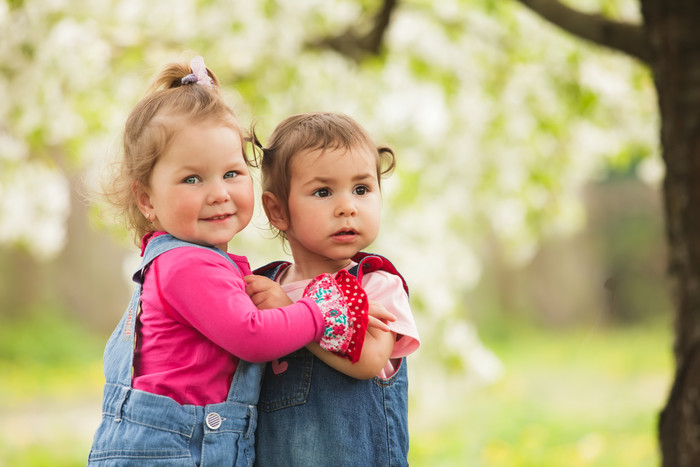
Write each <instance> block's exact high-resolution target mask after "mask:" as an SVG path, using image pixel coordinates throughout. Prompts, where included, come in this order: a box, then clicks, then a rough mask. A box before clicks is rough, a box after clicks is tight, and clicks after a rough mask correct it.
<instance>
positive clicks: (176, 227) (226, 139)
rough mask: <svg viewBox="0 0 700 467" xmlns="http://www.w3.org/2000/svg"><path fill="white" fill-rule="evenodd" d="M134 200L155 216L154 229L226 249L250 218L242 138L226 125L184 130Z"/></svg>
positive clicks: (251, 199)
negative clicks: (147, 183)
mask: <svg viewBox="0 0 700 467" xmlns="http://www.w3.org/2000/svg"><path fill="white" fill-rule="evenodd" d="M137 198H138V202H139V207H140V208H141V211H142V212H143V213H144V214H146V215H148V214H150V215H151V219H154V217H153V216H155V220H153V224H154V226H155V227H156V229H158V230H164V231H166V232H168V233H170V234H171V235H173V236H175V237H177V238H179V239H181V240H185V241H189V242H192V243H197V244H200V245H208V246H217V247H219V248H221V249H223V250H226V246H227V243H228V242H229V241H230V240H231V239H232V238H233V236H234V235H235V234H237V233H238V232H240V231H241V230H242V229H243V228H244V227H245V226H246V225H248V223H249V222H250V219H251V217H252V215H253V203H254V195H253V182H252V179H251V177H250V172H249V171H248V166H247V165H246V163H245V160H244V158H243V150H242V147H241V138H240V135H239V134H238V132H237V131H236V130H234V129H232V128H230V127H227V126H217V125H213V124H210V125H202V124H196V125H190V126H185V127H184V128H183V129H182V130H180V131H179V132H178V133H177V134H176V136H175V138H173V141H171V143H170V145H169V147H168V149H167V150H166V151H165V152H164V153H163V154H162V155H161V156H160V158H159V159H158V161H157V162H156V165H155V166H154V168H153V172H152V174H151V179H150V187H149V188H147V189H144V190H143V191H142V192H140V193H139V195H138V196H137Z"/></svg>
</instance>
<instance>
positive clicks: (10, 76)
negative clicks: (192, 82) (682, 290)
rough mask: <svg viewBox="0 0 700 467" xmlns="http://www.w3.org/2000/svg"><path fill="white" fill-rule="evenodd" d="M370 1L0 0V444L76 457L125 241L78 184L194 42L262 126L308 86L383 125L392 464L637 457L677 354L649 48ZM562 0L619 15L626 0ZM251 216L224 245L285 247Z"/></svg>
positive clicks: (11, 452) (476, 0)
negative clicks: (401, 320) (617, 48)
mask: <svg viewBox="0 0 700 467" xmlns="http://www.w3.org/2000/svg"><path fill="white" fill-rule="evenodd" d="M390 3H394V2H381V1H379V0H330V1H328V0H296V1H293V2H292V1H285V0H276V1H275V0H268V1H253V0H242V1H238V2H228V1H223V0H181V1H178V2H172V1H163V0H153V1H149V2H143V1H137V0H119V1H105V0H100V1H93V0H88V1H78V0H33V1H31V2H29V1H23V0H0V25H1V28H0V31H1V32H0V39H1V40H0V92H1V93H2V99H0V465H8V466H10V465H12V466H16V465H22V466H25V465H26V466H44V465H46V466H49V465H50V466H73V465H84V464H85V463H86V459H87V454H88V451H89V447H90V442H91V437H92V434H93V432H94V430H95V428H96V427H97V424H98V423H99V418H100V398H101V391H102V384H103V377H102V373H101V371H102V370H101V363H102V362H101V358H102V350H103V347H104V344H105V342H106V339H107V338H108V336H109V333H110V332H111V330H112V328H113V327H114V326H115V324H116V322H117V321H118V319H119V317H120V316H121V314H122V312H123V310H124V307H125V306H126V304H127V301H128V297H129V296H130V293H131V287H132V286H131V284H130V283H129V281H128V276H129V275H130V273H131V271H132V269H134V268H135V267H136V265H137V264H138V251H137V249H136V248H135V247H134V246H133V245H132V244H131V243H130V237H129V235H128V234H127V233H126V232H125V231H124V229H123V228H122V227H121V226H120V225H116V224H114V223H113V222H111V221H110V219H109V217H108V216H106V215H105V211H104V209H103V206H101V205H100V204H99V203H96V202H94V201H91V200H90V196H89V195H90V193H91V191H90V188H91V187H95V186H96V184H97V181H98V180H99V176H100V174H101V171H102V170H103V169H104V167H105V166H106V164H108V162H109V161H110V160H112V159H114V158H115V157H117V156H118V155H119V151H120V137H121V131H122V128H123V124H124V121H125V119H126V116H127V114H128V113H129V111H130V110H131V108H132V106H133V105H134V104H135V103H136V102H137V100H138V99H139V98H140V97H141V96H142V95H143V93H144V91H145V89H146V87H147V84H148V81H149V79H150V78H151V77H152V76H153V74H154V73H155V72H157V71H158V69H159V68H160V67H161V66H162V65H163V64H164V63H166V62H168V61H172V60H180V59H189V58H190V57H191V56H192V55H194V54H201V55H203V56H204V58H205V60H206V63H207V65H208V66H209V67H210V68H211V69H213V70H214V71H215V73H216V74H217V75H218V77H219V79H220V80H221V82H222V84H223V85H224V87H225V91H226V93H227V98H228V100H229V102H230V103H231V105H232V106H233V107H234V108H235V109H236V111H237V112H238V115H239V117H240V120H241V121H242V123H243V125H244V126H248V125H251V124H255V126H256V132H257V133H258V135H259V136H260V138H261V140H262V142H263V144H264V143H265V141H266V137H267V136H268V135H269V134H270V132H271V131H272V129H273V128H274V126H275V125H276V124H277V123H278V122H279V121H280V120H281V119H283V118H284V117H286V116H288V115H290V114H293V113H299V112H307V111H313V110H329V111H339V112H344V113H347V114H349V115H351V116H352V117H354V118H355V119H357V120H358V121H359V122H360V123H361V124H363V125H364V126H365V127H366V128H367V129H368V130H369V131H370V133H371V134H372V135H373V136H374V137H375V139H376V141H377V143H380V144H388V145H390V146H392V147H393V148H394V149H395V151H396V153H397V157H398V168H397V170H396V171H395V173H394V174H393V175H392V176H391V178H389V179H387V180H386V182H385V183H384V185H383V186H384V211H383V223H382V232H381V234H380V237H379V239H378V240H377V241H376V242H375V244H374V245H373V246H372V247H371V250H372V251H375V252H377V253H380V254H383V255H385V256H387V257H389V258H390V259H392V260H393V262H394V263H395V264H396V265H397V267H398V269H399V270H400V271H401V272H402V273H403V274H404V276H405V277H406V278H407V280H408V282H409V285H410V287H411V301H412V306H413V311H414V313H415V316H416V319H417V322H418V326H419V330H420V333H421V337H422V341H423V346H422V348H421V349H420V350H419V352H418V353H416V354H415V355H413V356H411V357H410V358H409V373H410V384H411V386H410V397H411V402H410V403H411V405H410V429H411V454H410V459H409V460H410V462H411V464H412V465H417V466H423V465H425V466H436V465H445V466H451V465H483V466H538V467H542V466H561V465H567V466H620V465H634V466H653V465H658V463H659V454H658V449H657V443H656V423H657V417H658V413H659V410H660V409H661V407H662V406H663V403H664V402H665V399H666V396H667V393H668V389H669V386H670V382H671V372H672V365H673V363H672V330H671V305H670V302H669V297H668V292H667V288H666V287H667V284H666V282H665V268H666V257H665V255H666V252H665V249H664V244H665V237H664V226H663V214H662V210H661V206H660V193H659V184H660V182H661V179H662V177H663V166H662V163H661V160H660V154H659V142H658V125H659V122H658V115H657V110H656V96H655V93H654V88H653V82H652V78H651V76H650V74H649V72H648V70H647V69H646V68H644V67H643V66H641V65H640V64H638V63H637V62H635V61H634V60H633V59H630V58H628V57H625V56H621V55H619V54H616V53H613V52H610V51H607V50H604V49H601V48H598V47H594V46H589V45H587V44H585V43H584V42H582V41H580V40H576V39H573V38H571V37H570V36H568V35H566V34H564V33H562V32H560V31H559V30H557V29H555V28H554V27H553V26H551V25H550V24H548V23H545V22H544V21H542V20H540V19H539V18H538V17H536V16H535V15H533V14H532V13H531V12H530V11H528V10H527V9H525V8H524V7H522V6H521V5H519V4H518V3H516V2H515V1H510V0H508V1H494V0H441V1H440V2H431V1H428V0H406V1H403V2H400V3H398V5H396V6H395V7H394V9H393V11H392V14H391V16H390V17H388V18H384V20H386V21H385V22H384V23H385V25H386V27H383V26H382V25H381V24H380V23H381V22H382V21H381V20H382V8H383V7H384V6H386V5H387V4H390ZM567 3H568V4H570V5H572V6H575V7H577V8H579V9H583V10H589V11H591V12H595V11H598V12H603V13H604V14H605V15H607V16H609V17H611V18H614V19H619V20H626V21H639V19H640V18H639V11H638V2H636V1H635V0H570V1H568V2H567ZM376 25H379V26H376ZM380 26H381V27H380ZM257 193H258V194H259V190H258V192H257ZM271 237H272V236H271V234H270V233H269V232H268V231H267V228H266V223H265V220H264V218H263V216H262V212H261V210H260V209H258V213H257V216H256V217H255V219H254V221H253V222H252V223H251V225H250V227H249V228H248V229H246V231H244V232H243V233H242V234H240V235H239V236H237V237H236V238H235V239H234V240H233V242H232V243H231V245H230V249H231V251H234V252H238V253H241V254H245V255H247V256H248V257H249V259H250V260H251V263H252V265H253V266H258V265H262V264H264V263H266V262H267V261H269V260H272V259H279V258H281V257H284V256H286V255H285V252H284V251H283V249H282V247H281V245H280V243H279V242H278V241H277V240H274V239H272V238H271Z"/></svg>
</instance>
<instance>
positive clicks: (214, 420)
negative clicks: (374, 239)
mask: <svg viewBox="0 0 700 467" xmlns="http://www.w3.org/2000/svg"><path fill="white" fill-rule="evenodd" d="M206 422H207V426H208V427H209V429H210V430H217V429H218V428H219V427H220V426H221V415H219V414H218V413H216V412H211V413H210V414H208V415H207V419H206Z"/></svg>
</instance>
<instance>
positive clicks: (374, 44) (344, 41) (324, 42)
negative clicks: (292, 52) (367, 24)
mask: <svg viewBox="0 0 700 467" xmlns="http://www.w3.org/2000/svg"><path fill="white" fill-rule="evenodd" d="M398 3H399V2H398V0H384V2H383V4H382V8H381V9H380V10H379V11H378V12H377V14H376V15H375V16H374V17H373V18H372V21H371V24H372V27H371V28H370V29H369V30H367V31H366V32H360V31H361V30H362V29H363V28H362V26H361V25H357V24H356V25H353V26H350V27H349V28H348V29H347V30H345V32H342V33H340V34H339V35H337V36H332V37H325V38H322V39H319V40H317V41H314V42H312V43H311V44H310V45H311V46H314V47H327V48H330V49H332V50H335V51H336V52H338V53H341V54H343V55H345V56H347V57H349V58H351V59H353V60H355V61H356V62H359V61H361V60H362V59H363V58H365V57H366V56H368V55H379V52H380V51H381V47H382V42H383V41H384V34H385V32H386V30H387V29H388V27H389V23H390V22H391V14H392V13H393V11H394V9H395V8H396V6H397V5H398Z"/></svg>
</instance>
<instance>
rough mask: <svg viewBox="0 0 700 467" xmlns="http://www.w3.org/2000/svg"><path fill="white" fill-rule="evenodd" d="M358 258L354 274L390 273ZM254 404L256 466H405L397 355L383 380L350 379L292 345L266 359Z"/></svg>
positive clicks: (403, 399)
mask: <svg viewBox="0 0 700 467" xmlns="http://www.w3.org/2000/svg"><path fill="white" fill-rule="evenodd" d="M362 255H363V256H362V257H360V258H357V259H355V258H353V259H354V260H355V261H358V260H359V261H358V263H359V264H358V267H356V268H353V269H351V270H350V272H351V273H353V274H354V275H356V276H359V277H358V279H360V280H361V275H362V272H365V273H367V272H371V270H376V269H382V270H386V271H388V272H392V273H394V274H398V272H396V270H395V269H393V266H390V267H384V265H383V264H382V263H388V260H386V259H385V258H382V257H378V256H377V255H371V256H369V258H373V259H365V258H366V257H367V256H368V255H366V254H362ZM378 258H379V259H378ZM285 264H288V263H284V262H276V263H272V264H271V265H268V266H266V267H263V268H261V269H260V270H258V271H256V273H262V274H263V275H267V276H268V277H275V276H276V273H277V271H278V270H279V268H280V267H281V266H283V265H285ZM388 264H389V265H390V264H391V263H388ZM368 265H369V266H368ZM258 409H259V412H258V428H257V431H256V434H255V436H256V440H257V441H256V461H255V465H257V466H260V467H279V466H287V467H297V466H298V467H307V466H333V467H344V466H347V467H357V466H392V467H393V466H406V465H408V444H409V441H408V377H407V369H406V359H405V358H402V359H401V362H400V366H399V369H398V370H397V371H396V373H395V374H393V375H392V376H391V377H389V378H387V379H383V378H379V377H374V378H372V379H369V380H358V379H355V378H352V377H350V376H347V375H344V374H343V373H340V372H339V371H336V370H334V369H333V368H331V367H329V366H328V365H326V364H325V363H323V362H322V361H321V360H320V359H318V358H317V357H315V356H314V355H313V354H312V353H311V352H309V351H308V350H306V349H301V350H298V351H296V352H294V353H292V354H290V355H287V356H286V357H283V358H281V359H279V360H278V361H276V362H272V363H268V364H267V367H266V369H265V373H264V376H263V380H262V388H261V392H260V400H259V403H258Z"/></svg>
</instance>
